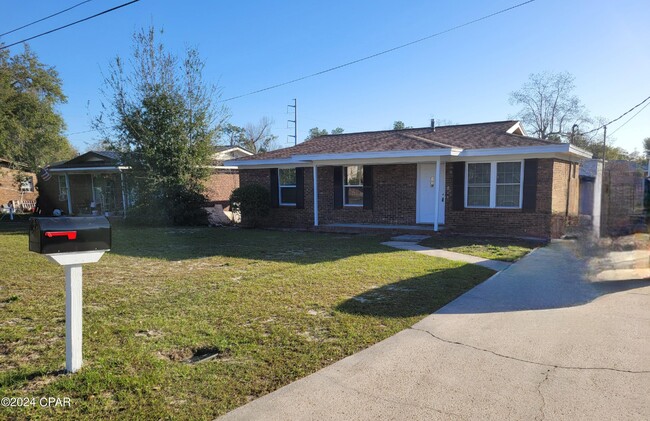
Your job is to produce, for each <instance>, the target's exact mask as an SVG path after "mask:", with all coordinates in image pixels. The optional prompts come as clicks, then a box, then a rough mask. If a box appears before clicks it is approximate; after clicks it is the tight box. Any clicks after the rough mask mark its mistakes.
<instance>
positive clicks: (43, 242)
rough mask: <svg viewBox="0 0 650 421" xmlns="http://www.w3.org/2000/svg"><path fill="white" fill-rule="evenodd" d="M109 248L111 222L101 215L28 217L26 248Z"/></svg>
mask: <svg viewBox="0 0 650 421" xmlns="http://www.w3.org/2000/svg"><path fill="white" fill-rule="evenodd" d="M110 248H111V224H110V223H109V222H108V219H106V218H105V217H103V216H92V217H63V216H61V217H54V218H40V217H35V218H30V220H29V251H35V252H36V253H41V254H52V253H71V252H76V251H96V250H110Z"/></svg>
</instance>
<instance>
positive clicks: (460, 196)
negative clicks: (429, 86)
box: [227, 121, 591, 238]
mask: <svg viewBox="0 0 650 421" xmlns="http://www.w3.org/2000/svg"><path fill="white" fill-rule="evenodd" d="M586 158H591V153H589V152H587V151H584V150H582V149H579V148H577V147H575V146H574V145H571V144H567V143H555V142H550V141H545V140H540V139H536V138H532V137H528V136H526V134H525V132H524V129H523V127H522V126H521V125H520V123H519V122H517V121H500V122H490V123H479V124H464V125H453V126H441V127H435V126H434V123H433V121H432V124H431V127H425V128H417V129H404V130H387V131H377V132H362V133H349V134H340V135H326V136H321V137H317V138H314V139H311V140H308V141H305V142H303V143H301V144H299V145H297V146H294V147H290V148H285V149H279V150H275V151H271V152H268V153H264V154H259V155H254V156H249V157H245V158H241V159H238V160H235V161H230V162H227V164H228V165H233V166H237V167H238V168H239V174H240V183H241V185H247V184H251V183H259V184H261V185H263V186H266V187H267V188H268V189H269V191H270V192H271V197H272V202H273V209H272V211H271V214H270V216H269V217H268V218H266V220H265V221H262V225H264V226H268V227H289V228H303V229H304V228H311V229H320V230H327V229H332V228H341V227H343V228H345V227H347V228H352V227H356V228H359V227H373V228H380V227H392V228H403V229H424V230H427V229H428V230H432V231H438V230H439V229H440V228H441V227H444V228H445V229H446V230H448V231H451V232H463V233H478V234H491V235H495V234H496V235H510V236H530V237H540V238H556V237H559V236H561V235H563V234H564V232H565V230H566V228H567V226H569V225H571V224H573V223H576V222H577V220H578V198H579V186H578V183H579V181H578V180H579V176H578V171H579V163H580V161H581V160H583V159H586ZM315 191H316V192H317V194H314V192H315Z"/></svg>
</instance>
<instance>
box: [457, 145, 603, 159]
mask: <svg viewBox="0 0 650 421" xmlns="http://www.w3.org/2000/svg"><path fill="white" fill-rule="evenodd" d="M549 153H564V154H571V155H578V156H579V157H583V158H591V156H592V155H591V153H589V152H587V151H584V150H582V149H580V148H576V147H575V146H573V145H570V144H568V143H558V144H557V145H544V146H518V147H513V148H489V149H465V150H464V151H463V152H461V153H460V155H459V156H460V157H474V156H501V155H537V154H549Z"/></svg>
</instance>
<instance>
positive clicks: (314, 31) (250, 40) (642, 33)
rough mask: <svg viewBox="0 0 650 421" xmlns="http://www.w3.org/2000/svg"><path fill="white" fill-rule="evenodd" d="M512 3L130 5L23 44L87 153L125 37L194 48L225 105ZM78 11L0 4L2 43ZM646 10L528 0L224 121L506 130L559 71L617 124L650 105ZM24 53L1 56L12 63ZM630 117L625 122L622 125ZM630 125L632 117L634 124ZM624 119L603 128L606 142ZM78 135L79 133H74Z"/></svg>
mask: <svg viewBox="0 0 650 421" xmlns="http://www.w3.org/2000/svg"><path fill="white" fill-rule="evenodd" d="M522 1H523V0H493V1H489V2H487V1H478V0H467V1H462V0H440V1H406V2H396V1H383V0H379V1H354V0H347V1H327V2H326V1H320V2H311V1H284V2H283V1H279V2H262V1H237V2H218V1H202V0H185V1H182V2H180V1H171V0H141V1H140V2H138V3H135V4H133V5H131V6H128V7H126V8H122V9H120V10H117V11H114V12H112V13H109V14H106V15H103V16H100V17H98V18H96V19H93V20H90V21H87V22H84V23H81V24H79V25H76V26H73V27H70V28H67V29H64V30H61V31H59V32H56V33H53V34H50V35H46V36H44V37H41V38H38V39H35V40H33V41H30V46H31V47H32V49H33V50H34V51H35V52H36V53H37V54H38V55H39V58H40V59H41V61H42V62H44V63H46V64H48V65H51V66H54V67H55V68H56V69H57V71H58V72H59V74H60V76H61V78H62V79H63V84H64V85H63V87H64V91H65V93H66V95H67V96H68V103H67V104H65V105H62V106H61V107H60V112H61V113H62V115H63V117H64V118H65V120H66V122H67V125H68V133H70V136H69V138H70V140H71V141H72V143H73V145H75V147H77V148H78V149H79V150H80V151H84V150H86V149H87V147H88V145H90V144H92V143H93V142H94V139H95V137H96V134H95V133H94V132H86V131H88V130H90V117H91V116H92V115H95V114H97V113H98V112H99V111H100V101H101V99H102V98H101V94H100V87H101V86H102V80H103V76H102V72H106V71H107V69H108V65H109V63H110V61H111V59H112V58H113V57H115V56H116V55H120V56H123V57H125V56H128V55H129V52H130V48H131V36H132V34H133V32H134V31H136V30H139V29H140V28H143V27H147V26H149V25H150V24H154V25H155V26H156V27H157V28H164V31H165V34H164V38H163V41H164V42H165V44H166V45H167V46H168V47H169V49H170V50H172V51H174V52H177V53H179V54H180V53H182V52H183V49H184V47H185V46H195V47H198V49H199V51H200V53H201V56H202V57H203V59H204V60H205V61H206V69H205V77H206V78H207V79H208V80H210V81H211V82H213V83H216V84H218V86H219V87H221V88H222V98H223V99H225V98H230V97H233V96H237V95H241V94H244V93H247V92H250V91H253V90H256V89H261V88H265V87H267V86H270V85H274V84H276V83H281V82H285V81H288V80H291V79H295V78H298V77H301V76H304V75H307V74H312V73H314V72H318V71H320V70H323V69H326V68H330V67H333V66H336V65H339V64H342V63H346V62H349V61H351V60H355V59H358V58H361V57H364V56H367V55H370V54H373V53H376V52H379V51H382V50H385V49H388V48H392V47H395V46H398V45H400V44H404V43H407V42H410V41H413V40H415V39H419V38H422V37H425V36H428V35H430V34H433V33H437V32H440V31H443V30H445V29H448V28H451V27H454V26H456V25H459V24H462V23H465V22H467V21H471V20H473V19H476V18H479V17H481V16H484V15H488V14H490V13H493V12H495V11H498V10H501V9H504V8H507V7H510V6H513V5H515V4H517V3H520V2H522ZM79 2H80V0H61V1H56V2H55V1H45V0H40V1H39V0H23V1H20V2H4V3H3V6H2V7H3V12H2V13H1V14H0V29H1V30H0V32H5V31H7V30H10V29H13V28H15V27H18V26H21V25H23V24H25V23H28V22H31V21H33V20H36V19H38V18H41V17H44V16H46V15H48V14H51V13H54V12H57V11H59V10H62V9H64V8H66V7H69V6H72V5H74V4H76V3H79ZM124 2H126V0H104V1H102V0H94V1H91V2H89V3H86V4H84V5H82V6H79V7H77V8H75V9H73V10H71V11H69V12H67V13H64V14H62V15H59V16H57V17H55V18H52V19H49V20H47V21H45V22H42V23H39V24H37V25H34V26H31V27H29V28H26V29H24V30H21V31H19V32H15V33H13V34H10V35H7V36H5V37H3V38H2V39H0V40H1V41H3V42H5V43H7V44H8V43H12V42H14V41H19V40H20V39H22V38H25V37H28V36H31V35H35V34H37V33H40V32H43V31H46V30H49V29H52V28H54V27H57V26H60V25H64V24H67V23H70V22H72V21H74V20H76V19H80V18H83V17H86V16H89V15H92V14H94V13H97V12H100V11H102V10H105V9H108V8H110V7H113V6H117V5H119V4H121V3H124ZM648 22H650V2H648V1H647V0H619V1H615V2H612V1H602V0H572V1H567V0H536V1H534V2H533V3H530V4H528V5H525V6H522V7H520V8H517V9H515V10H512V11H510V12H508V13H505V14H502V15H499V16H496V17H493V18H490V19H487V20H485V21H482V22H479V23H477V24H474V25H471V26H468V27H464V28H461V29H458V30H456V31H453V32H450V33H447V34H444V35H441V36H438V37H435V38H433V39H429V40H427V41H424V42H422V43H418V44H415V45H412V46H410V47H407V48H404V49H401V50H398V51H395V52H392V53H390V54H386V55H383V56H380V57H377V58H374V59H371V60H367V61H364V62H362V63H359V64H356V65H354V66H350V67H346V68H344V69H341V70H338V71H334V72H331V73H327V74H325V75H322V76H318V77H315V78H311V79H308V80H304V81H301V82H298V83H295V84H291V85H288V86H283V87H281V88H278V89H273V90H270V91H267V92H263V93H260V94H256V95H251V96H247V97H245V98H240V99H237V100H233V101H228V102H227V105H228V107H229V109H230V114H231V118H230V122H231V123H233V124H236V125H245V124H246V123H248V122H256V121H258V120H259V119H260V118H261V117H264V116H267V117H270V118H272V119H273V120H274V121H275V123H274V125H273V133H274V134H276V135H277V136H278V144H279V146H288V145H289V144H290V143H292V142H293V140H290V139H288V138H287V135H288V134H291V133H292V132H293V129H288V128H287V122H286V121H287V119H289V118H292V115H290V114H287V111H288V108H287V105H288V104H290V103H291V102H292V99H293V98H297V100H298V128H299V130H298V137H299V139H304V138H305V137H306V135H307V131H308V130H309V128H311V127H315V126H318V127H320V128H326V129H333V128H335V127H337V126H340V127H342V128H344V129H345V131H346V132H353V131H366V130H382V129H389V128H391V127H392V123H393V121H395V120H402V121H404V122H405V123H406V124H407V125H410V126H414V127H419V126H427V125H428V124H429V121H430V119H431V118H437V119H444V120H446V121H451V122H453V123H458V124H461V123H474V122H484V121H494V120H504V119H507V118H509V117H511V116H512V115H514V114H515V113H516V112H517V108H516V107H515V106H511V105H510V104H509V102H508V95H509V93H510V92H512V91H513V90H517V89H519V88H520V87H521V85H522V84H523V83H524V82H526V80H527V78H528V75H529V74H530V73H536V72H540V71H551V72H559V71H568V72H570V73H572V74H573V75H574V76H575V78H576V91H575V92H576V94H577V95H578V96H579V97H580V98H581V100H582V101H583V103H584V104H585V106H586V107H587V108H588V110H589V111H590V112H591V114H592V115H594V116H603V117H606V118H607V119H608V120H611V119H613V118H615V117H618V116H619V115H620V114H622V113H623V112H625V111H627V110H628V109H630V108H631V107H632V106H633V105H635V104H637V103H638V102H640V101H642V100H643V99H644V98H646V97H647V96H649V95H650V25H648ZM21 48H22V47H20V46H16V47H12V52H18V51H20V50H21ZM632 114H634V113H632ZM632 114H630V115H629V116H631V115H632ZM625 121H627V117H626V118H624V119H622V120H621V121H619V122H618V123H616V124H613V125H612V126H611V127H609V132H610V133H612V132H613V131H614V130H616V129H617V128H618V127H619V126H621V125H622V123H624V122H625ZM79 132H85V133H79ZM614 137H615V145H616V146H620V147H623V148H625V149H627V150H630V151H632V150H633V149H635V148H637V149H641V143H642V140H643V139H644V138H645V137H650V106H649V107H648V108H646V109H645V110H644V111H642V112H641V113H639V114H638V115H637V116H636V117H635V118H634V119H633V120H631V121H630V122H629V123H627V124H626V125H625V126H624V127H622V128H621V129H620V130H618V131H616V133H615V134H614Z"/></svg>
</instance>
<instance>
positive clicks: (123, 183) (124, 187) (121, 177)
mask: <svg viewBox="0 0 650 421" xmlns="http://www.w3.org/2000/svg"><path fill="white" fill-rule="evenodd" d="M120 187H121V190H122V218H123V219H125V218H126V206H127V204H126V183H125V182H124V174H123V173H122V171H120Z"/></svg>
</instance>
